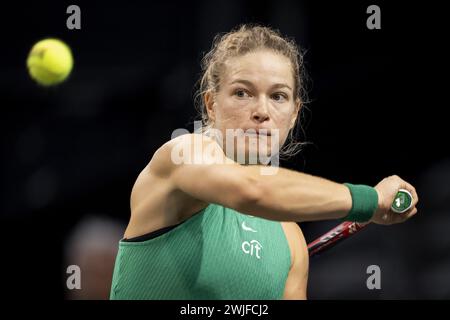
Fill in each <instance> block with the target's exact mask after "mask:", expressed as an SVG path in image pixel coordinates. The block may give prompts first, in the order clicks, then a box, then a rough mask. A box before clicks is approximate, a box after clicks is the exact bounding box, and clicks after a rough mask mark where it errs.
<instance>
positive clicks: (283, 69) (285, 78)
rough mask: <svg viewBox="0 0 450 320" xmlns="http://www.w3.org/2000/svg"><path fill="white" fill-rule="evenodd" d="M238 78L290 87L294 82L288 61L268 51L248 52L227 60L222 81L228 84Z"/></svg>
mask: <svg viewBox="0 0 450 320" xmlns="http://www.w3.org/2000/svg"><path fill="white" fill-rule="evenodd" d="M238 78H245V79H246V80H249V81H253V82H262V81H265V82H269V83H273V82H284V83H287V84H289V85H291V87H292V86H293V82H294V78H293V74H292V67H291V63H290V61H289V59H288V58H287V57H285V56H283V55H281V54H278V53H275V52H272V51H268V50H260V51H255V52H250V53H247V54H245V55H242V56H238V57H233V58H230V59H228V60H227V61H226V62H225V72H224V78H223V80H224V81H225V83H229V82H231V81H233V80H235V79H238Z"/></svg>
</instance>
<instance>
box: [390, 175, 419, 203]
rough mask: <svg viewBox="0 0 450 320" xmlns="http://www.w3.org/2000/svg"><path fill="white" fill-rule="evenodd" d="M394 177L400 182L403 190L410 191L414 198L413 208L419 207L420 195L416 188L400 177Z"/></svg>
mask: <svg viewBox="0 0 450 320" xmlns="http://www.w3.org/2000/svg"><path fill="white" fill-rule="evenodd" d="M394 177H395V178H396V179H398V180H399V181H400V183H401V188H404V189H406V190H408V191H409V192H411V195H412V196H413V199H412V200H413V201H412V207H413V208H414V207H415V206H416V205H417V203H418V202H419V195H418V194H417V192H416V188H414V187H413V186H412V185H411V184H410V183H408V182H406V181H405V180H403V179H402V178H400V177H399V176H394Z"/></svg>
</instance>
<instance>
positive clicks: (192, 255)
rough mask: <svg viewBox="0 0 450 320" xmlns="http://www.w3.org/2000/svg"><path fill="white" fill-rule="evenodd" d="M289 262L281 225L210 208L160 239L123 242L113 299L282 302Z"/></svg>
mask: <svg viewBox="0 0 450 320" xmlns="http://www.w3.org/2000/svg"><path fill="white" fill-rule="evenodd" d="M290 264H291V256H290V250H289V245H288V242H287V239H286V236H285V234H284V231H283V228H282V226H281V223H280V222H277V221H272V220H266V219H262V218H259V217H253V216H250V215H245V214H241V213H239V212H237V211H235V210H232V209H229V208H225V207H223V206H220V205H217V204H210V205H208V206H207V207H206V208H205V209H203V210H201V211H199V212H197V213H196V214H195V215H193V216H192V217H190V218H189V219H188V220H186V221H185V222H183V223H182V224H180V225H178V226H176V227H175V228H173V229H171V230H170V231H168V232H167V233H164V234H162V235H160V236H157V237H156V238H153V239H149V240H145V241H141V242H126V241H123V240H121V241H120V242H119V251H118V254H117V257H116V262H115V266H114V273H113V280H112V286H111V294H110V298H111V299H152V300H175V299H177V300H178V299H179V300H184V299H187V300H195V299H204V300H206V299H214V300H222V299H227V300H232V299H239V300H241V299H242V300H244V299H255V300H257V299H261V300H263V299H281V298H282V297H283V293H284V287H285V284H286V279H287V276H288V273H289V269H290Z"/></svg>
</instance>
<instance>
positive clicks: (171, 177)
mask: <svg viewBox="0 0 450 320" xmlns="http://www.w3.org/2000/svg"><path fill="white" fill-rule="evenodd" d="M302 69H303V66H302V57H301V54H300V53H299V50H298V47H297V45H296V44H295V43H294V42H293V41H292V40H289V39H286V38H284V37H282V36H281V35H280V33H279V32H278V31H275V30H272V29H270V28H267V27H262V26H249V25H243V26H240V27H239V28H237V29H235V30H233V31H231V32H230V33H227V34H225V35H222V36H217V37H216V38H215V41H214V44H213V47H212V49H211V51H210V52H209V53H208V54H206V55H205V57H204V59H203V71H204V73H203V76H202V79H201V81H200V89H199V93H200V97H201V108H202V111H203V112H202V113H203V130H202V131H201V132H197V133H194V134H185V135H182V136H178V137H176V138H174V139H172V140H170V141H168V142H167V143H165V144H164V145H163V146H161V147H160V148H159V149H158V150H157V151H156V152H155V153H154V155H153V157H152V159H151V161H150V162H149V163H148V165H147V166H146V167H145V168H144V169H143V170H142V172H141V173H140V175H139V176H138V178H137V180H136V182H135V185H134V187H133V190H132V192H131V201H130V202H131V217H130V221H129V224H128V227H127V229H126V231H125V234H124V238H123V239H122V240H121V241H120V243H119V251H118V255H117V258H116V264H115V269H114V275H113V283H112V287H111V295H110V297H111V299H306V297H307V294H306V291H307V279H308V251H307V246H306V243H305V239H304V237H303V234H302V232H301V229H300V228H299V226H298V225H297V223H296V222H302V221H317V220H327V219H344V220H349V221H370V222H374V223H378V224H386V225H389V224H393V223H399V222H404V221H406V220H407V219H409V218H411V217H412V216H413V215H415V214H416V212H417V209H416V204H417V201H418V196H417V194H416V191H415V189H414V187H413V186H411V185H410V184H409V183H407V182H405V181H404V180H402V179H401V178H399V177H398V176H391V177H388V178H385V179H384V180H383V181H381V182H380V183H379V184H378V185H376V186H375V187H370V186H367V185H353V184H341V183H336V182H333V181H330V180H327V179H324V178H320V177H316V176H312V175H308V174H304V173H300V172H295V171H292V170H288V169H284V168H276V169H277V170H275V171H272V172H270V171H269V173H267V172H264V170H263V169H264V168H269V167H271V168H272V169H274V167H273V164H272V163H271V162H270V161H267V160H265V161H262V160H263V157H260V156H259V155H261V154H264V152H266V154H270V155H272V158H271V159H274V158H273V155H278V153H279V149H280V148H278V147H277V146H282V147H283V148H282V150H286V149H288V150H289V148H290V146H292V145H293V144H292V141H291V138H292V131H293V130H294V129H295V126H296V125H297V122H298V121H297V117H298V114H299V112H300V110H301V108H302V103H303V101H302V93H303V90H304V88H303V83H302V80H303V79H302V76H301V74H302ZM229 131H231V132H232V133H233V134H231V135H230V134H228V133H229ZM242 132H244V134H242ZM242 141H243V143H240V142H242ZM255 141H256V142H255ZM261 151H263V153H261ZM255 158H256V159H257V160H256V162H252V161H251V160H252V159H255ZM272 162H273V161H272ZM401 188H403V189H406V190H408V191H410V192H411V194H412V195H413V197H414V203H413V205H412V207H411V209H409V210H408V211H407V212H405V213H402V214H399V213H394V212H392V211H391V210H390V207H391V203H392V201H393V200H394V198H395V195H396V193H397V191H398V190H399V189H401Z"/></svg>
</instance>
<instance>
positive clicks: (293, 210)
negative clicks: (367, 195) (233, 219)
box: [239, 166, 352, 222]
mask: <svg viewBox="0 0 450 320" xmlns="http://www.w3.org/2000/svg"><path fill="white" fill-rule="evenodd" d="M261 168H262V167H261V166H247V167H246V168H245V171H246V174H248V178H247V181H248V184H247V187H248V188H254V191H255V196H254V197H252V198H251V199H250V201H248V202H245V201H244V202H243V203H242V205H241V208H239V210H240V211H242V212H243V213H248V214H252V215H258V216H261V217H264V218H266V219H271V220H277V221H297V222H300V221H314V220H328V219H339V218H343V217H345V216H346V215H347V213H348V212H349V211H350V209H351V207H352V197H351V194H350V191H349V189H348V188H347V187H346V186H345V185H343V184H339V183H336V182H333V181H330V180H327V179H323V178H320V177H316V176H312V175H308V174H304V173H300V172H296V171H292V170H287V169H283V168H280V169H279V170H278V171H277V173H276V174H274V175H261V171H260V170H261Z"/></svg>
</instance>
